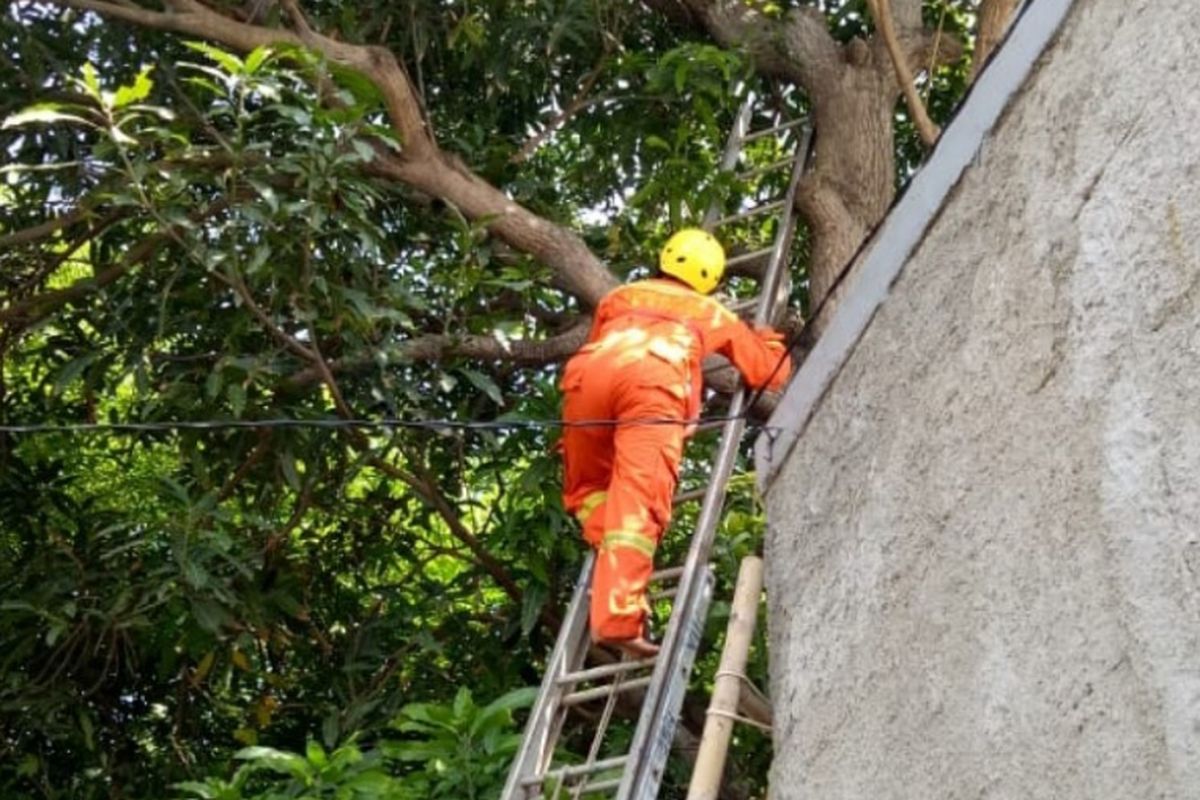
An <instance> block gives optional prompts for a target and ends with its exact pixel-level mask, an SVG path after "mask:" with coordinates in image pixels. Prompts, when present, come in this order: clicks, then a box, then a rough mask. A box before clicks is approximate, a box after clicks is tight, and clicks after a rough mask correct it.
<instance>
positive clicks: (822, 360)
mask: <svg viewBox="0 0 1200 800" xmlns="http://www.w3.org/2000/svg"><path fill="white" fill-rule="evenodd" d="M1073 2H1074V0H1030V2H1028V3H1027V4H1026V7H1025V9H1024V10H1022V11H1021V12H1020V14H1019V16H1018V18H1017V19H1016V20H1015V22H1014V23H1013V26H1012V28H1011V29H1010V30H1009V33H1008V36H1007V37H1006V39H1005V41H1004V43H1003V45H1002V46H1001V47H1000V48H998V49H997V50H996V51H995V53H994V54H993V56H992V58H991V59H990V60H989V62H988V64H987V66H986V68H985V69H984V70H983V72H981V73H980V75H979V77H978V79H977V80H976V81H975V84H974V86H972V87H971V91H970V94H968V96H967V98H966V100H965V101H964V102H963V104H962V106H961V107H960V108H959V110H958V112H957V113H956V114H955V116H954V118H953V120H951V122H950V124H949V125H948V126H947V127H946V129H945V131H943V133H942V136H941V138H940V139H939V140H938V143H937V146H936V147H935V149H934V151H933V153H932V154H931V155H930V157H929V160H928V161H926V162H925V165H924V166H922V167H921V169H920V171H919V172H918V173H917V174H916V176H915V177H914V178H913V180H912V182H911V183H910V184H909V185H908V188H907V189H906V190H905V192H904V194H903V196H902V197H901V198H900V199H899V200H898V201H897V203H896V205H895V206H894V207H893V208H892V210H891V211H890V212H889V213H888V215H887V217H886V218H885V219H884V221H883V223H882V224H881V225H880V226H879V228H878V229H877V230H876V232H875V234H874V236H873V237H872V239H871V241H870V243H869V244H868V245H867V246H866V247H864V248H863V251H862V255H861V256H860V257H859V260H858V261H857V262H856V263H855V264H854V265H852V266H851V268H850V274H849V275H848V276H847V278H848V280H849V282H850V285H849V286H848V287H847V288H846V291H845V294H844V297H843V299H842V301H841V303H840V305H839V306H838V308H837V310H836V311H835V312H834V314H833V317H832V319H831V320H830V323H829V327H828V328H827V329H826V330H825V333H824V334H822V335H821V338H820V339H818V340H817V343H816V346H815V347H813V349H812V351H811V352H810V353H809V355H808V358H806V359H805V361H804V363H803V364H802V365H801V366H800V369H799V371H798V372H797V373H796V375H795V376H794V377H793V378H792V380H791V382H790V383H789V385H788V388H787V390H786V391H785V392H784V395H783V397H782V398H780V401H779V403H778V404H777V405H776V407H775V411H774V413H772V414H771V418H770V420H769V421H768V423H767V427H766V429H765V431H764V432H763V433H762V434H760V435H759V437H758V439H757V440H756V441H755V445H754V453H755V465H756V468H757V472H758V485H759V489H760V490H761V491H762V492H763V493H764V494H765V493H766V492H767V491H769V490H770V488H771V485H772V484H773V483H774V480H775V478H776V477H777V475H778V473H779V470H780V469H781V468H782V466H783V464H784V462H785V461H786V460H787V458H788V456H789V455H790V454H791V452H792V450H793V449H794V448H795V446H796V442H797V441H799V439H800V436H801V435H802V434H803V433H804V430H805V428H806V427H807V426H808V422H809V420H810V419H811V418H812V415H813V413H814V412H815V411H816V408H817V406H818V405H819V404H820V402H821V399H822V398H823V397H824V396H825V393H826V391H827V390H828V389H829V387H830V386H831V385H832V384H833V382H834V380H836V378H837V375H838V373H839V372H840V371H841V368H842V366H843V365H844V364H845V363H846V362H847V361H848V360H849V358H850V356H851V354H852V353H853V352H854V350H855V348H856V347H857V345H858V342H859V340H860V339H861V338H862V335H863V333H864V332H865V331H866V329H867V327H868V326H869V325H870V323H871V320H872V319H873V318H874V316H875V312H876V311H877V310H878V308H879V306H880V305H881V304H882V303H883V301H884V300H885V299H886V298H887V295H888V294H889V293H890V291H891V287H892V285H893V284H894V283H895V281H896V279H897V278H898V277H899V275H900V273H901V272H902V271H903V269H904V265H905V264H906V263H907V262H908V257H909V256H910V255H911V254H912V252H913V250H915V249H916V247H917V245H918V244H919V243H920V242H921V240H922V239H923V238H924V236H925V232H926V230H927V229H928V228H929V225H930V224H931V223H932V222H933V220H934V219H935V218H936V217H937V215H938V213H939V212H940V211H941V208H942V206H943V205H944V204H945V202H946V200H947V198H948V197H949V195H950V192H951V191H952V190H953V189H954V187H955V186H956V185H957V184H958V181H959V179H960V178H961V177H962V175H963V173H964V172H965V171H966V168H967V166H968V165H970V164H971V162H973V161H974V160H975V158H976V157H977V156H978V154H979V150H980V148H981V147H982V146H983V142H984V140H985V139H986V138H987V136H988V135H989V134H990V133H991V132H992V129H993V127H994V126H995V124H996V122H997V121H998V120H999V119H1000V116H1001V114H1003V112H1004V111H1005V109H1006V108H1008V105H1009V102H1010V101H1011V100H1012V98H1013V97H1014V96H1015V95H1016V94H1017V92H1018V90H1020V88H1021V87H1022V86H1023V85H1024V84H1025V81H1026V78H1028V77H1029V74H1030V73H1031V72H1032V71H1033V67H1034V65H1035V64H1036V63H1037V60H1038V59H1039V58H1040V57H1041V55H1042V53H1043V52H1044V51H1045V49H1046V47H1047V45H1049V43H1050V42H1051V41H1052V40H1053V39H1054V36H1055V34H1056V33H1057V32H1058V29H1059V27H1060V26H1061V24H1062V22H1063V20H1064V19H1066V16H1067V12H1069V11H1070V10H1071V7H1072V5H1073Z"/></svg>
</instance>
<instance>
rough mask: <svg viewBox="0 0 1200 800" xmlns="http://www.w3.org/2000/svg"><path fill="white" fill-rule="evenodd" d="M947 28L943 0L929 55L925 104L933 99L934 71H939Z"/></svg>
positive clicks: (944, 2)
mask: <svg viewBox="0 0 1200 800" xmlns="http://www.w3.org/2000/svg"><path fill="white" fill-rule="evenodd" d="M945 28H946V0H942V12H941V14H939V15H938V24H937V33H935V34H934V35H933V50H932V51H931V52H930V53H929V68H928V70H927V71H926V73H925V74H926V75H927V76H928V77H929V80H928V82H926V84H925V102H926V103H928V102H929V98H930V97H933V71H934V70H935V69H937V57H938V48H939V47H940V46H941V44H942V31H944V30H945Z"/></svg>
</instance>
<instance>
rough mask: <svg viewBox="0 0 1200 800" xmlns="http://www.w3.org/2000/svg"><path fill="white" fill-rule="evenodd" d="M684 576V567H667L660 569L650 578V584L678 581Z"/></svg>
mask: <svg viewBox="0 0 1200 800" xmlns="http://www.w3.org/2000/svg"><path fill="white" fill-rule="evenodd" d="M682 574H683V567H667V568H666V569H660V570H658V571H657V572H655V573H654V574H652V575H651V576H650V582H651V583H654V582H655V581H673V580H677V579H678V578H679V576H680V575H682Z"/></svg>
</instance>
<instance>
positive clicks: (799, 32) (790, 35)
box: [682, 0, 842, 93]
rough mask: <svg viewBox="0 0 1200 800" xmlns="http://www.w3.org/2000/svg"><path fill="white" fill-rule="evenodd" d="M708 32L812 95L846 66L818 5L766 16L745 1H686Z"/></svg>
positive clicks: (766, 71) (767, 71)
mask: <svg viewBox="0 0 1200 800" xmlns="http://www.w3.org/2000/svg"><path fill="white" fill-rule="evenodd" d="M682 5H684V6H686V7H687V9H688V11H690V12H691V13H692V14H693V15H695V17H696V18H697V19H699V20H700V21H701V22H702V23H703V25H704V27H705V28H706V29H707V30H708V32H709V34H710V35H711V36H712V37H713V38H714V39H716V41H717V42H718V43H719V44H721V45H723V46H725V47H745V48H746V49H747V51H748V52H749V53H750V57H751V58H752V59H753V60H754V66H755V69H756V70H757V71H758V72H759V73H760V74H762V75H766V76H772V77H780V78H786V79H788V80H792V81H795V82H796V83H798V84H800V85H801V86H803V87H804V88H805V89H806V90H807V91H808V92H810V93H813V92H816V91H817V89H818V87H826V86H828V85H829V84H830V83H831V82H832V81H834V80H835V79H836V76H837V72H838V70H839V69H840V68H841V66H842V56H841V48H840V47H839V46H838V44H837V42H836V41H834V39H833V37H832V36H830V35H829V30H828V28H827V27H826V23H825V15H824V14H823V13H822V12H821V10H820V9H818V8H816V7H813V6H801V7H800V8H793V9H791V10H789V11H788V12H787V13H786V15H785V16H784V18H783V19H782V20H781V19H778V18H776V17H771V16H767V15H766V14H764V13H763V12H762V11H761V10H760V8H759V7H758V6H757V5H756V4H752V3H747V2H745V0H682Z"/></svg>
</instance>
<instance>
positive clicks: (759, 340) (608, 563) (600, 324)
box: [561, 278, 791, 641]
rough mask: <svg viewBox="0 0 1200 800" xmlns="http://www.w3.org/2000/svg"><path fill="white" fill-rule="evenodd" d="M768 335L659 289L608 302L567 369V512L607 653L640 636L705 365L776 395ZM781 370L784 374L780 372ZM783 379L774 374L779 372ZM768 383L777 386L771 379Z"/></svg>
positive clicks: (655, 282) (698, 300)
mask: <svg viewBox="0 0 1200 800" xmlns="http://www.w3.org/2000/svg"><path fill="white" fill-rule="evenodd" d="M782 338H783V337H782V336H780V335H779V334H778V333H775V332H774V331H771V330H760V331H757V332H756V331H754V330H753V329H751V328H750V327H749V326H747V325H746V324H745V323H743V322H742V321H741V320H740V319H738V317H737V315H735V314H734V313H733V312H731V311H729V310H728V309H726V308H725V307H724V306H722V305H721V303H720V302H718V301H717V300H715V299H713V298H712V297H709V296H707V295H704V294H701V293H699V292H697V291H694V290H693V289H691V288H689V287H687V286H685V285H684V284H682V283H679V282H676V281H674V280H670V279H663V278H656V279H651V280H645V281H640V282H637V283H632V284H628V285H626V286H622V287H619V288H617V289H614V290H613V291H611V292H609V293H608V295H606V296H605V297H604V299H603V300H601V302H600V305H599V306H598V307H597V308H596V315H595V317H594V319H593V321H592V329H591V333H590V334H589V336H588V340H587V343H586V344H585V345H584V346H583V347H582V348H580V350H579V351H578V352H577V353H576V354H575V355H574V356H572V357H571V360H570V361H568V362H567V366H566V370H565V372H564V373H563V380H562V388H563V391H564V394H565V402H564V406H563V419H564V420H565V421H567V422H569V423H579V422H587V421H588V420H618V421H619V423H618V424H615V425H614V424H598V425H594V426H589V425H567V426H566V427H565V428H564V430H563V437H562V444H561V447H562V455H563V465H564V479H563V504H564V505H565V506H566V509H567V511H569V512H571V513H572V514H574V515H575V517H576V519H578V520H579V521H580V523H581V524H582V525H583V537H584V539H585V540H587V542H588V544H590V545H591V546H592V547H593V548H595V550H596V568H595V573H594V574H593V577H592V600H591V629H592V634H593V636H594V637H595V638H597V639H599V640H603V641H626V640H629V639H634V638H636V637H638V636H641V635H642V628H643V625H644V624H645V617H646V612H647V611H649V603H648V602H647V599H646V587H647V584H648V582H649V580H650V574H651V572H652V571H653V568H654V567H653V559H654V551H655V548H656V547H657V546H658V542H659V539H660V538H661V536H662V533H663V531H664V530H665V529H666V526H667V523H668V522H669V521H670V518H671V503H672V499H673V497H674V493H675V483H676V480H677V477H678V473H679V462H680V460H681V458H682V456H683V440H684V437H685V436H686V435H687V434H688V433H690V430H685V427H687V426H686V423H683V422H681V423H679V424H650V425H647V424H640V425H639V424H637V421H638V420H685V419H693V418H695V417H696V416H697V414H698V413H699V410H700V392H701V388H702V387H701V383H702V379H703V376H702V374H701V372H700V363H701V360H702V359H703V358H704V357H705V356H708V355H710V354H712V353H721V354H722V355H724V356H726V357H727V358H728V359H729V360H730V361H732V362H733V364H734V365H735V366H736V367H737V368H738V370H739V371H740V372H741V373H742V376H743V378H744V379H745V382H746V384H747V385H749V386H751V387H753V388H759V387H761V386H763V385H764V384H767V381H768V380H769V381H770V383H769V384H768V386H767V388H770V389H777V388H779V387H781V386H782V385H783V383H784V381H786V380H787V377H788V375H789V373H790V372H791V361H790V359H788V356H787V355H786V352H785V350H784V347H783V344H782V342H781V340H782ZM781 360H782V361H783V362H784V363H782V364H780V361H781ZM776 367H778V370H776ZM773 371H774V374H773V375H772V372H773Z"/></svg>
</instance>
